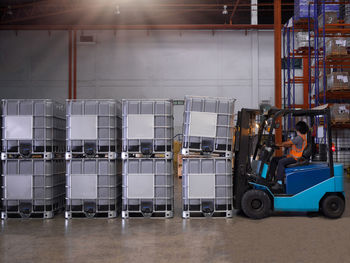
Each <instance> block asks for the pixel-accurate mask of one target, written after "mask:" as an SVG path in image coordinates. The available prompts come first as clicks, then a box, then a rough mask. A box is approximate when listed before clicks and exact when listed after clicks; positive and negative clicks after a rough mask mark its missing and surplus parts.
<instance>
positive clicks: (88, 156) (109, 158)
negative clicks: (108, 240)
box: [65, 100, 122, 218]
mask: <svg viewBox="0 0 350 263" xmlns="http://www.w3.org/2000/svg"><path fill="white" fill-rule="evenodd" d="M66 107H67V116H66V117H67V127H66V132H67V135H66V138H67V142H66V145H67V146H66V170H67V172H66V213H65V217H66V218H72V217H108V218H113V217H117V216H118V214H119V212H120V210H121V193H122V191H121V165H122V164H121V158H120V152H121V103H120V102H119V101H116V100H67V105H66Z"/></svg>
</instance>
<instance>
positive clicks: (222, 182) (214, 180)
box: [182, 157, 233, 218]
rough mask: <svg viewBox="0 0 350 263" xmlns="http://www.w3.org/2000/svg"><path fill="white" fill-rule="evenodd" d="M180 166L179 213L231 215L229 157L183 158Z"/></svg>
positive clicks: (184, 214)
mask: <svg viewBox="0 0 350 263" xmlns="http://www.w3.org/2000/svg"><path fill="white" fill-rule="evenodd" d="M182 167H183V168H182V169H183V170H182V200H183V212H182V217H183V218H189V217H202V216H217V217H232V210H233V207H232V201H233V189H232V160H231V159H227V158H195V157H193V158H183V166H182Z"/></svg>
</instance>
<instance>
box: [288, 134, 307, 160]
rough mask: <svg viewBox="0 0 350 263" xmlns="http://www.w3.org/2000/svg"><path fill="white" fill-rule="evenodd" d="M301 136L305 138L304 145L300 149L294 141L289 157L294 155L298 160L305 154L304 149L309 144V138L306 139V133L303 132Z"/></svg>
mask: <svg viewBox="0 0 350 263" xmlns="http://www.w3.org/2000/svg"><path fill="white" fill-rule="evenodd" d="M300 136H301V138H302V139H303V145H302V147H301V149H298V148H297V147H296V146H295V144H294V143H293V145H292V149H291V150H290V153H289V154H288V157H292V158H294V159H295V160H298V159H299V158H301V157H302V156H303V151H304V149H305V148H306V146H307V139H306V134H301V135H300Z"/></svg>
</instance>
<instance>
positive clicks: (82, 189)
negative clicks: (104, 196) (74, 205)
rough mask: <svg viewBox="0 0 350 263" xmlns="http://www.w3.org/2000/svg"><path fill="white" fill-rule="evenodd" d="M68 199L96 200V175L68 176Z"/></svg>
mask: <svg viewBox="0 0 350 263" xmlns="http://www.w3.org/2000/svg"><path fill="white" fill-rule="evenodd" d="M70 198H72V199H96V198H97V175H96V174H72V175H71V176H70Z"/></svg>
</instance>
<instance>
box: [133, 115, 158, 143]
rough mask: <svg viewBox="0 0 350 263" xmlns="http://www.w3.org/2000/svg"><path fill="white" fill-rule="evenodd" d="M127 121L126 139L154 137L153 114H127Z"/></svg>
mask: <svg viewBox="0 0 350 263" xmlns="http://www.w3.org/2000/svg"><path fill="white" fill-rule="evenodd" d="M127 122H128V123H127V126H128V127H127V129H128V132H127V136H128V139H154V115H153V114H129V115H128V116H127Z"/></svg>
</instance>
